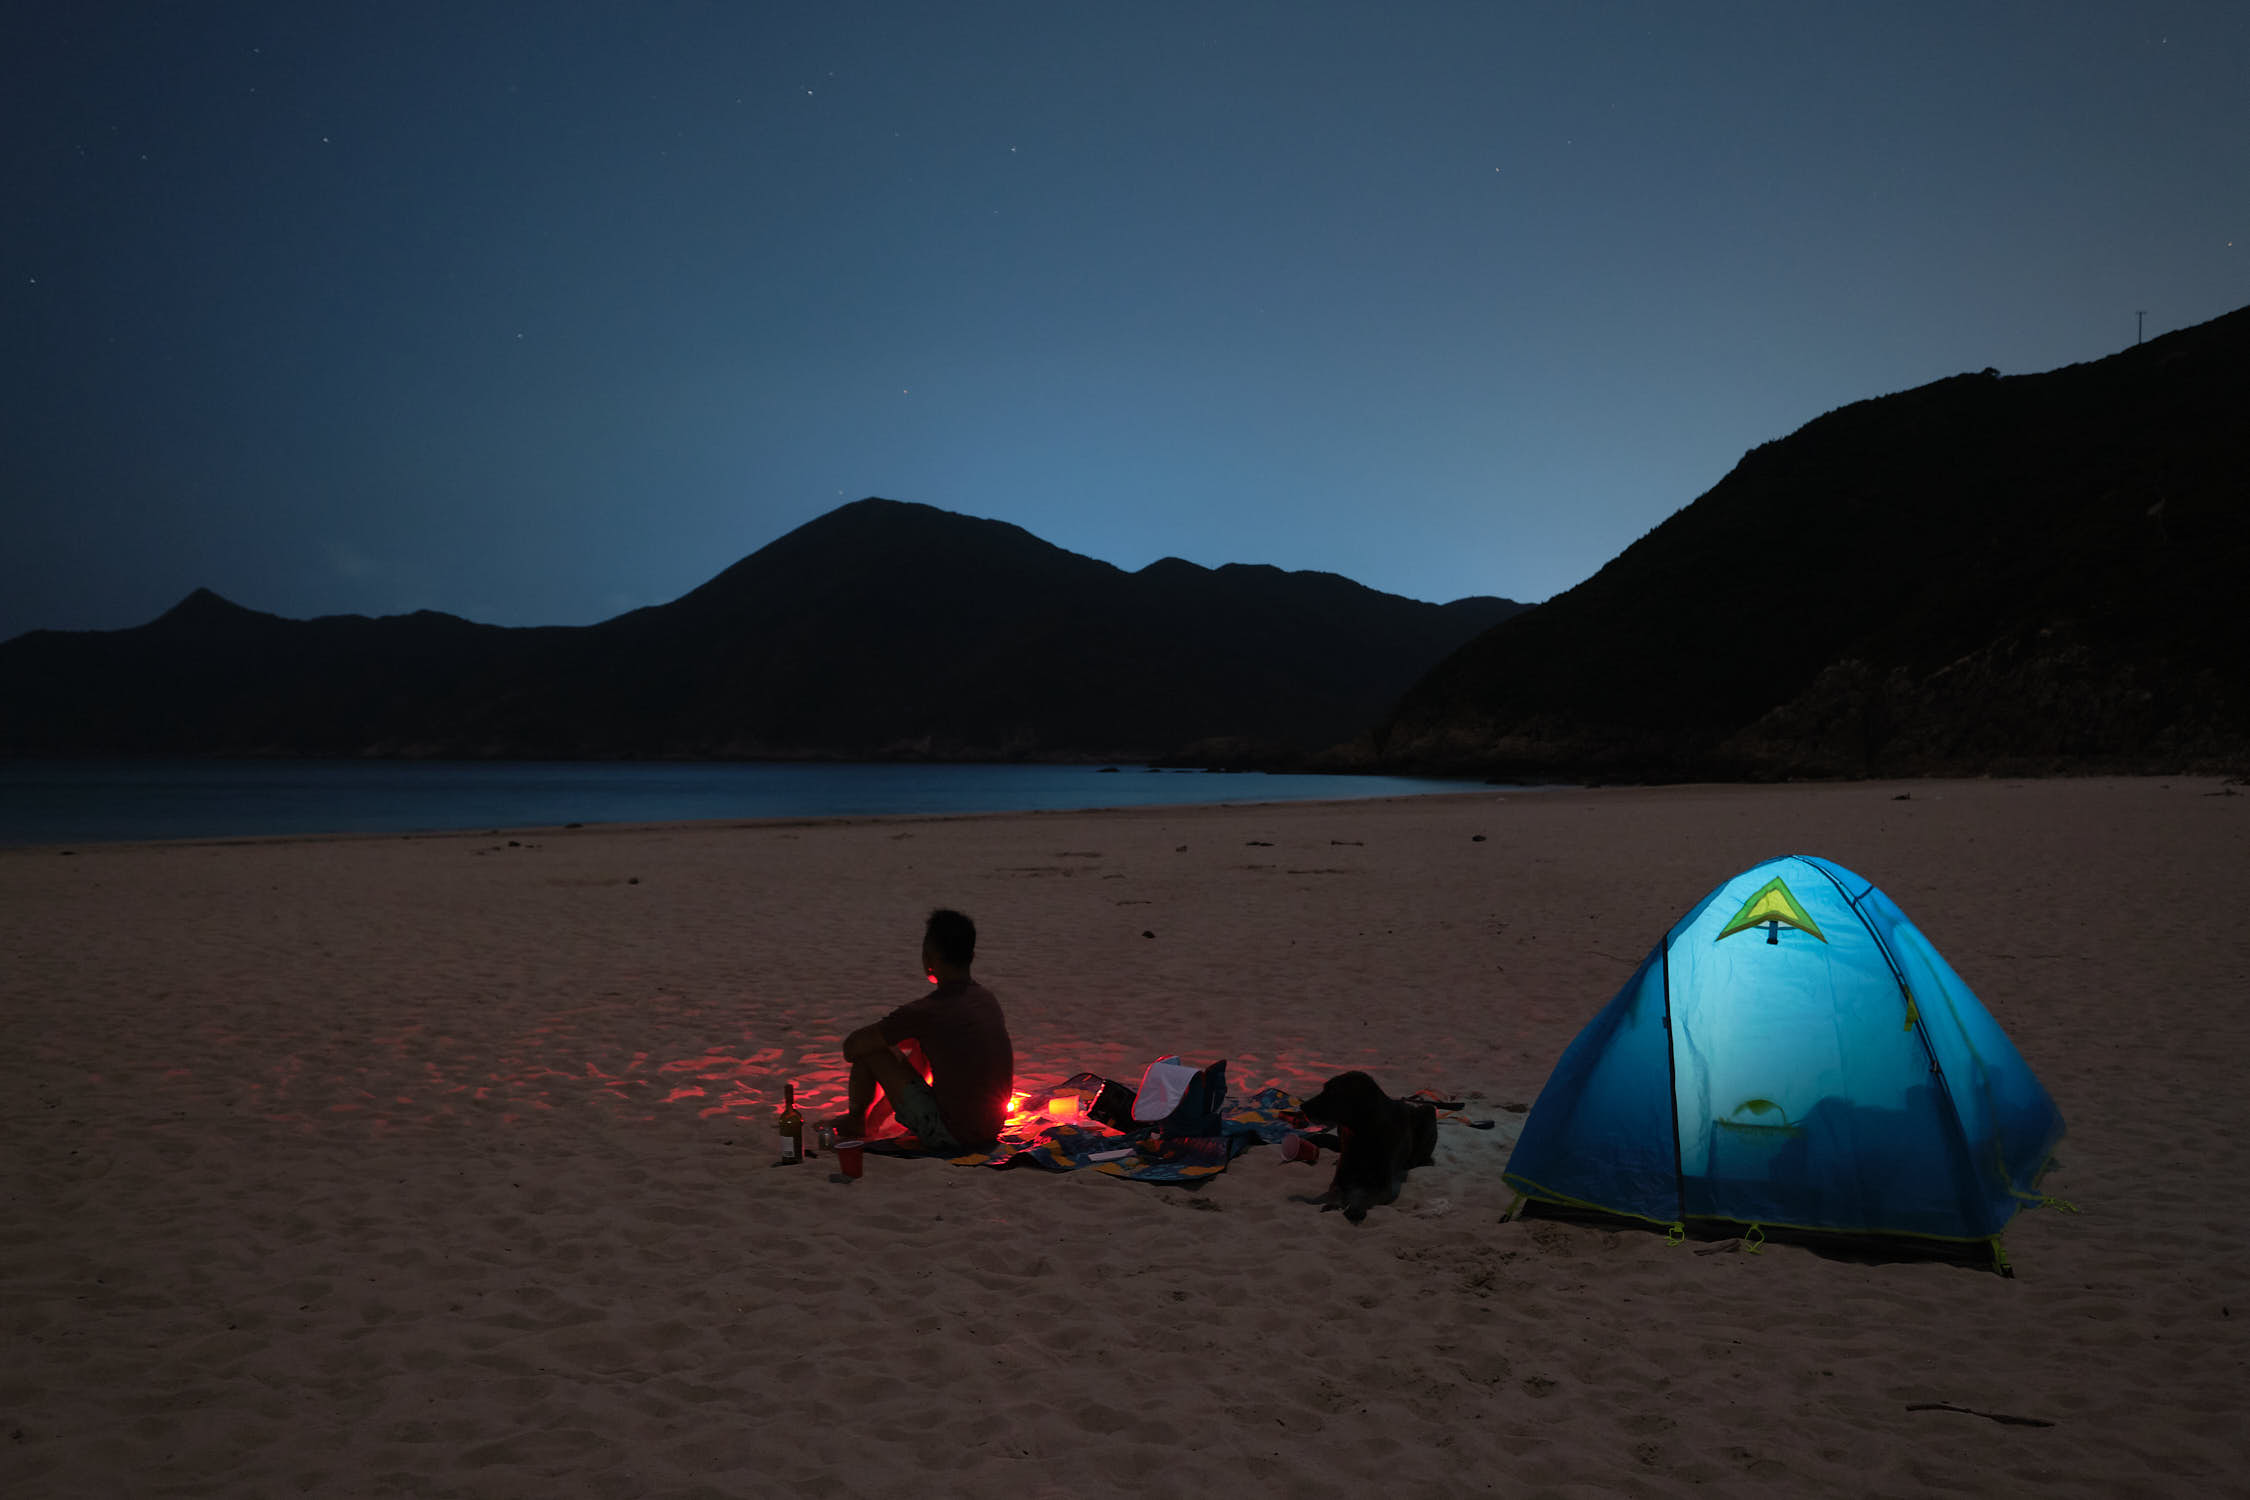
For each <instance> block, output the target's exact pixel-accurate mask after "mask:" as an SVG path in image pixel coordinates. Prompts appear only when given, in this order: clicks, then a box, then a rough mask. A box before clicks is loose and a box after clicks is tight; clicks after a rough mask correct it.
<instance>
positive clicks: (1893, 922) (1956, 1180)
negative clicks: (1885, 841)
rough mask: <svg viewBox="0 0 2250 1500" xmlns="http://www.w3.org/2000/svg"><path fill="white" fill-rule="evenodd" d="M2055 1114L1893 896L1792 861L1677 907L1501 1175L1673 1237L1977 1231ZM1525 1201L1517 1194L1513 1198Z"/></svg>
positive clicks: (2012, 1197)
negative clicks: (1691, 1231)
mask: <svg viewBox="0 0 2250 1500" xmlns="http://www.w3.org/2000/svg"><path fill="white" fill-rule="evenodd" d="M2062 1133H2063V1122H2062V1115H2061V1114H2060V1113H2059V1112H2058V1111H2057V1110H2056V1108H2055V1103H2054V1100H2053V1099H2051V1098H2049V1097H2048V1094H2047V1091H2046V1089H2045V1088H2043V1087H2042V1086H2041V1085H2040V1082H2039V1080H2038V1079H2037V1078H2036V1077H2034V1076H2033V1074H2032V1072H2031V1069H2030V1068H2029V1067H2028V1066H2027V1065H2026V1064H2025V1063H2024V1060H2023V1057H2022V1055H2021V1054H2019V1053H2018V1052H2017V1051H2016V1049H2015V1046H2014V1044H2013V1043H2011V1042H2010V1041H2009V1040H2008V1038H2007V1034H2006V1033H2004V1032H2003V1031H2002V1030H2001V1029H2000V1027H1999V1024H1998V1023H1997V1022H1995V1021H1994V1020H1993V1019H1992V1017H1991V1016H1990V1015H1989V1014H1987V1013H1986V1011H1985V1009H1984V1007H1983V1006H1982V1005H1980V1004H1979V1003H1978V1002H1977V998H1976V996H1975V995H1973V994H1971V993H1970V991H1969V987H1968V986H1967V985H1966V984H1964V983H1962V981H1961V977H1960V976H1959V975H1958V974H1955V973H1954V972H1953V970H1952V968H1951V967H1950V966H1949V965H1948V964H1947V963H1946V961H1945V960H1944V959H1943V958H1941V957H1940V956H1939V955H1938V952H1937V950H1936V949H1935V948H1933V947H1932V946H1931V945H1930V942H1929V939H1927V938H1925V937H1923V936H1922V934H1921V932H1920V931H1919V930H1918V929H1916V927H1915V926H1914V924H1913V923H1912V922H1910V921H1908V920H1907V919H1906V916H1905V914H1904V913H1903V912H1901V911H1900V910H1899V909H1898V907H1897V906H1896V905H1895V904H1893V903H1892V901H1891V900H1890V898H1889V897H1887V896H1885V895H1884V894H1883V893H1882V892H1881V891H1879V890H1877V889H1875V887H1874V886H1873V885H1871V884H1870V883H1869V882H1867V881H1866V880H1863V879H1862V878H1860V877H1859V876H1857V875H1854V874H1853V873H1852V872H1851V871H1849V870H1846V869H1844V868H1842V867H1841V866H1839V865H1835V864H1832V863H1830V862H1829V861H1827V860H1824V859H1815V858H1813V857H1811V856H1808V855H1795V856H1791V857H1788V858H1784V859H1774V860H1768V861H1766V862H1765V863H1764V864H1761V865H1758V866H1756V867H1754V868H1752V869H1749V870H1746V871H1744V872H1743V873H1742V874H1740V875H1737V876H1735V877H1734V878H1733V879H1732V880H1729V881H1727V882H1726V883H1725V884H1723V885H1721V886H1720V887H1719V888H1718V889H1717V890H1715V891H1713V892H1711V894H1710V895H1708V896H1706V897H1704V898H1703V900H1702V901H1701V902H1700V903H1698V904H1697V905H1696V906H1695V908H1694V909H1693V910H1692V911H1690V912H1688V914H1687V915H1686V916H1684V917H1682V918H1680V920H1679V922H1678V923H1676V924H1675V925H1674V926H1673V928H1672V930H1671V931H1670V932H1667V933H1666V934H1665V935H1664V940H1663V941H1662V942H1660V943H1658V944H1657V945H1656V947H1655V949H1654V950H1653V951H1652V952H1651V953H1650V954H1649V955H1648V957H1647V958H1646V959H1645V960H1643V961H1642V963H1641V966H1640V968H1639V970H1638V971H1637V972H1635V973H1634V975H1633V977H1632V978H1631V979H1629V980H1627V981H1626V982H1625V987H1624V988H1623V989H1621V990H1619V991H1618V992H1617V995H1616V996H1615V998H1613V999H1612V1000H1611V1001H1610V1002H1609V1004H1608V1006H1607V1007H1605V1008H1604V1009H1603V1010H1602V1012H1601V1014H1599V1015H1597V1016H1596V1017H1594V1019H1593V1020H1592V1021H1590V1022H1589V1023H1587V1026H1586V1028H1585V1030H1583V1031H1581V1032H1580V1033H1579V1034H1578V1037H1577V1039H1576V1040H1575V1041H1573V1042H1572V1043H1571V1044H1570V1047H1569V1049H1568V1050H1566V1051H1565V1052H1564V1053H1563V1055H1562V1060H1561V1061H1560V1062H1558V1063H1557V1064H1556V1065H1555V1070H1554V1072H1553V1074H1552V1075H1551V1076H1550V1077H1549V1078H1548V1080H1547V1085H1546V1087H1545V1088H1544V1089H1542V1090H1541V1091H1540V1094H1539V1099H1538V1102H1537V1103H1536V1104H1534V1105H1533V1106H1532V1109H1531V1113H1530V1115H1529V1117H1528V1118H1527V1119H1526V1120H1525V1121H1524V1128H1523V1135H1522V1137H1521V1138H1520V1139H1519V1140H1518V1141H1517V1143H1516V1148H1515V1152H1514V1154H1513V1155H1512V1156H1511V1157H1510V1159H1509V1162H1508V1169H1507V1172H1506V1180H1507V1182H1508V1185H1509V1186H1511V1187H1513V1188H1514V1189H1516V1191H1517V1192H1518V1193H1520V1194H1522V1195H1523V1199H1524V1200H1529V1201H1531V1202H1533V1203H1542V1202H1543V1203H1549V1204H1557V1205H1564V1206H1568V1207H1575V1208H1586V1209H1596V1210H1600V1211H1603V1212H1606V1213H1611V1214H1622V1215H1628V1216H1631V1217H1634V1218H1640V1219H1647V1220H1652V1221H1654V1222H1656V1223H1659V1224H1664V1225H1669V1226H1672V1227H1673V1228H1674V1229H1675V1230H1684V1229H1685V1227H1686V1225H1688V1224H1689V1223H1692V1222H1695V1221H1699V1220H1703V1221H1719V1222H1723V1223H1730V1224H1739V1225H1746V1226H1751V1227H1752V1229H1753V1230H1754V1231H1757V1232H1762V1231H1763V1230H1764V1229H1772V1228H1788V1229H1798V1230H1831V1231H1838V1232H1842V1233H1847V1234H1875V1235H1904V1236H1912V1237H1915V1238H1919V1239H1925V1240H1938V1241H1951V1242H1957V1243H1976V1242H1979V1241H1984V1242H1989V1244H1990V1246H1991V1248H1992V1252H1993V1256H1994V1260H1995V1263H1996V1264H1997V1265H1999V1266H2000V1267H2001V1268H2002V1269H2003V1270H2005V1269H2006V1265H2007V1262H2006V1259H2005V1257H2004V1256H2002V1255H2001V1254H2000V1245H1999V1235H2000V1232H2001V1230H2003V1229H2004V1228H2006V1227H2007V1224H2008V1221H2009V1220H2010V1219H2012V1218H2014V1217H2015V1214H2016V1211H2017V1210H2018V1209H2019V1208H2022V1207H2024V1206H2025V1205H2026V1204H2034V1203H2037V1202H2039V1201H2041V1200H2040V1199H2039V1196H2038V1195H2037V1193H2036V1192H2034V1191H2033V1189H2034V1186H2035V1184H2036V1183H2037V1181H2038V1178H2039V1175H2040V1173H2041V1172H2042V1171H2043V1170H2044V1169H2045V1167H2046V1164H2047V1160H2048V1155H2049V1153H2050V1152H2051V1151H2052V1150H2053V1149H2054V1146H2055V1143H2056V1142H2057V1141H2059V1140H2061V1138H2062ZM1521 1201H1522V1200H1519V1206H1520V1203H1521Z"/></svg>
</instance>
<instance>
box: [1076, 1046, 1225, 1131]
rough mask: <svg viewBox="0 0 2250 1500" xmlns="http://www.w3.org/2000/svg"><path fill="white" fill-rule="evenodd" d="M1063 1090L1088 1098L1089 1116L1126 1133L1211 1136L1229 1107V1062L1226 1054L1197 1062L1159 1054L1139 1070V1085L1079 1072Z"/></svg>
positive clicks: (1217, 1129) (1087, 1113) (1086, 1107)
mask: <svg viewBox="0 0 2250 1500" xmlns="http://www.w3.org/2000/svg"><path fill="white" fill-rule="evenodd" d="M1063 1090H1064V1091H1065V1092H1066V1093H1073V1094H1076V1095H1078V1096H1079V1097H1080V1098H1081V1099H1084V1100H1086V1101H1087V1103H1086V1104H1085V1105H1084V1109H1085V1111H1086V1117H1087V1118H1088V1119H1090V1120H1093V1121H1095V1122H1097V1123H1098V1124H1102V1125H1107V1126H1108V1127H1109V1128H1110V1129H1112V1130H1121V1131H1123V1132H1125V1133H1126V1134H1127V1135H1131V1134H1133V1133H1134V1132H1136V1131H1145V1130H1151V1129H1153V1130H1154V1131H1155V1133H1156V1134H1158V1135H1164V1136H1211V1135H1217V1134H1218V1133H1219V1115H1220V1113H1221V1112H1222V1111H1223V1110H1224V1109H1225V1108H1226V1102H1227V1065H1226V1060H1225V1059H1224V1058H1221V1059H1220V1060H1219V1061H1217V1062H1215V1063H1213V1064H1211V1065H1210V1066H1209V1067H1207V1068H1197V1067H1191V1066H1190V1065H1188V1064H1186V1063H1183V1062H1181V1061H1180V1060H1179V1059H1178V1058H1176V1057H1160V1058H1158V1059H1157V1060H1156V1061H1155V1062H1152V1063H1150V1064H1149V1065H1148V1070H1147V1071H1146V1072H1144V1073H1142V1074H1141V1086H1140V1087H1139V1088H1137V1089H1134V1088H1128V1087H1126V1086H1125V1085H1124V1084H1122V1083H1119V1082H1118V1081H1117V1080H1115V1079H1114V1078H1104V1077H1102V1076H1101V1075H1100V1074H1099V1073H1076V1074H1073V1075H1072V1076H1071V1077H1070V1078H1068V1079H1067V1080H1065V1081H1064V1083H1063Z"/></svg>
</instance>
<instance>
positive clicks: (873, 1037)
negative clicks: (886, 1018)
mask: <svg viewBox="0 0 2250 1500" xmlns="http://www.w3.org/2000/svg"><path fill="white" fill-rule="evenodd" d="M890 1045H891V1044H890V1043H889V1042H886V1041H884V1040H883V1024H882V1022H880V1021H878V1022H876V1023H875V1024H874V1025H872V1026H862V1027H860V1028H859V1030H857V1031H855V1032H853V1033H852V1034H851V1035H850V1036H847V1037H845V1038H844V1061H846V1062H859V1061H861V1060H862V1059H864V1058H869V1057H873V1056H874V1055H875V1054H876V1053H878V1052H885V1051H888V1050H889V1049H890Z"/></svg>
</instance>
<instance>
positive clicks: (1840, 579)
mask: <svg viewBox="0 0 2250 1500" xmlns="http://www.w3.org/2000/svg"><path fill="white" fill-rule="evenodd" d="M2245 391H2250V309H2244V310H2242V311H2237V312H2234V313H2231V314H2228V315H2227V316H2225V317H2222V318H2219V319H2216V320H2214V321H2212V322H2209V323H2205V324H2201V325H2199V326H2197V327H2194V328H2190V329H2185V330H2182V331H2180V332H2178V333H2174V334H2171V335H2168V336H2166V337H2163V338H2159V339H2156V340H2153V341H2151V342H2149V343H2147V344H2145V345H2139V346H2136V347H2134V348H2131V349H2128V350H2125V351H2124V352H2122V353H2119V354H2115V355H2112V356H2110V357H2108V358H2106V359H2101V360H2097V361H2093V362H2090V363H2086V364H2079V365H2072V366H2069V367H2067V368H2064V369H2060V370H2054V371H2050V372H2047V373H2045V374H2036V375H2021V376H2012V377H2002V376H2000V375H1999V373H1998V372H1997V371H1992V370H1987V371H1984V372H1982V373H1981V374H1973V375H1960V376H1955V377H1953V378H1951V379H1947V380H1940V381H1937V382H1936V383H1934V384H1931V385H1926V386H1922V387H1919V388H1917V389H1914V390H1909V391H1904V392H1901V393H1899V394H1896V395H1891V396H1885V397H1881V398H1879V399H1875V400H1870V401H1863V402H1859V403H1857V404H1855V405H1851V406H1847V407H1843V408H1841V409H1839V410H1837V411H1833V412H1830V413H1828V414H1827V415H1826V416H1823V417H1820V418H1818V419H1816V420H1814V421H1812V422H1810V423H1808V424H1806V425H1805V426H1804V427H1803V428H1801V429H1800V430H1798V431H1797V432H1795V433H1793V434H1791V435H1790V436H1788V437H1786V438H1782V439H1780V440H1779V441H1776V442H1772V443H1768V444H1766V445H1764V446H1762V447H1759V448H1757V449H1754V450H1752V451H1751V452H1750V453H1749V454H1747V455H1746V456H1745V457H1744V458H1743V459H1742V461H1741V462H1740V463H1739V464H1737V465H1736V466H1735V468H1734V470H1733V472H1731V473H1729V474H1728V475H1727V476H1726V477H1725V478H1724V479H1722V480H1720V482H1719V483H1718V484H1717V485H1715V486H1714V487H1713V488H1712V489H1711V490H1710V491H1709V492H1707V493H1706V494H1704V495H1703V496H1702V497H1701V498H1700V499H1698V500H1696V501H1695V502H1694V503H1693V504H1691V505H1688V506H1686V507H1685V508H1683V509H1682V510H1680V511H1678V512H1676V513H1675V514H1674V515H1672V516H1671V517H1670V518H1669V519H1668V520H1666V521H1665V522H1664V523H1663V524H1661V525H1659V526H1657V527H1656V528H1654V529H1653V530H1651V531H1650V532H1648V533H1647V534H1646V535H1645V536H1643V537H1642V538H1641V539H1640V540H1639V541H1637V542H1635V543H1634V544H1633V545H1632V546H1631V547H1629V548H1627V549H1626V550H1625V551H1624V552H1623V553H1621V554H1620V555H1619V556H1618V557H1617V558H1615V559H1614V560H1613V561H1611V562H1610V563H1609V564H1608V565H1607V566H1606V567H1604V568H1603V569H1602V570H1601V571H1600V572H1598V573H1596V574H1595V575H1594V576H1593V577H1592V578H1589V579H1587V580H1586V581H1585V582H1584V583H1582V584H1580V585H1578V586H1577V587H1576V588H1573V589H1571V590H1569V591H1568V592H1567V593H1563V594H1559V595H1557V596H1556V597H1555V598H1553V599H1551V600H1549V601H1548V602H1546V603H1544V604H1542V605H1540V606H1539V607H1537V608H1536V609H1531V610H1528V611H1525V612H1524V613H1522V614H1519V615H1517V616H1515V617H1514V618H1511V619H1509V620H1507V621H1506V622H1504V623H1502V624H1500V625H1498V626H1495V627H1494V628H1493V629H1491V630H1490V631H1488V632H1486V633H1485V634H1483V635H1481V636H1479V637H1478V638H1477V639H1476V640H1474V641H1472V642H1470V643H1469V644H1467V645H1465V646H1463V647H1462V648H1461V649H1460V650H1459V651H1457V652H1455V653H1454V654H1453V655H1452V656H1450V657H1449V658H1447V659H1446V660H1445V661H1444V662H1443V663H1441V664H1440V665H1439V666H1438V667H1437V668H1435V669H1434V670H1433V671H1431V672H1430V674H1429V675H1428V676H1427V677H1425V678H1424V679H1423V680H1422V681H1420V682H1419V683H1417V684H1416V685H1415V686H1414V688H1413V689H1412V690H1411V691H1410V692H1408V693H1407V694H1406V695H1405V697H1404V699H1403V700H1402V702H1401V703H1400V704H1399V706H1398V708H1397V710H1396V712H1395V713H1394V714H1393V715H1392V716H1391V717H1390V719H1389V720H1388V721H1387V723H1386V724H1385V725H1384V726H1383V728H1382V729H1381V730H1380V731H1379V732H1378V735H1377V737H1376V738H1377V741H1378V743H1379V744H1380V746H1381V751H1382V754H1381V757H1380V759H1381V762H1382V763H1384V764H1386V765H1388V766H1391V767H1394V768H1398V769H1410V768H1411V769H1422V770H1446V771H1454V772H1462V771H1476V772H1480V773H1483V774H1488V775H1502V776H1522V775H1539V774H1547V775H1563V776H1571V777H1587V776H1603V775H1611V776H1635V777H1655V778H1678V777H1714V778H1731V777H1744V776H1750V777H1771V776H1790V775H1831V776H1832V775H1867V774H1922V773H1938V772H1944V773H1956V774H1957V773H1964V772H1985V771H1993V772H2021V771H2052V770H2095V769H2120V770H2167V769H2178V768H2186V767H2205V768H2232V769H2239V768H2241V767H2242V766H2243V765H2244V764H2245V761H2246V756H2245V749H2246V747H2250V665H2246V664H2250V612H2246V611H2245V610H2244V608H2243V606H2242V604H2241V599H2242V591H2243V579H2244V578H2245V576H2250V416H2246V413H2250V405H2246V403H2245V399H2244V395H2243V393H2244V392H2245Z"/></svg>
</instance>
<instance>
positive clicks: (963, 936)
mask: <svg viewBox="0 0 2250 1500" xmlns="http://www.w3.org/2000/svg"><path fill="white" fill-rule="evenodd" d="M922 936H923V937H924V938H925V939H926V940H927V941H928V942H929V945H930V946H931V947H932V948H935V949H936V950H937V955H938V957H940V958H942V959H944V960H945V961H946V962H947V963H949V964H959V965H960V966H961V967H962V968H964V969H966V968H967V967H968V966H969V965H970V964H971V963H973V962H975V961H976V956H977V924H976V923H974V922H972V921H970V920H969V919H968V918H967V917H965V916H963V915H962V914H961V913H960V912H957V911H955V910H953V909H952V908H951V907H948V906H941V907H939V908H938V909H937V910H936V911H933V912H931V913H930V921H929V925H928V926H927V927H924V928H923V929H922Z"/></svg>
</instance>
